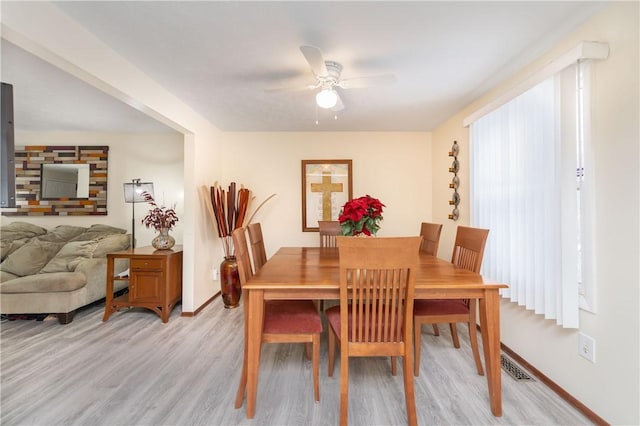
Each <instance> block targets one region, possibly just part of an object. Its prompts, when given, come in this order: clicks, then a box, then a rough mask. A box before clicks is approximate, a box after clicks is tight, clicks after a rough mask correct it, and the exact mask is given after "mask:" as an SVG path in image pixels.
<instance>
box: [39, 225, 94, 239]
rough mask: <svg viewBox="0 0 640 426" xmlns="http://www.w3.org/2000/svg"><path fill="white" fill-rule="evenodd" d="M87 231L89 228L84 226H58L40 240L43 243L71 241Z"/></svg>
mask: <svg viewBox="0 0 640 426" xmlns="http://www.w3.org/2000/svg"><path fill="white" fill-rule="evenodd" d="M86 231H87V228H83V227H82V226H72V225H58V226H56V227H55V228H53V229H52V230H50V231H49V232H47V234H46V235H42V236H40V237H38V239H40V240H42V241H69V240H71V239H73V238H75V237H77V236H78V235H80V234H82V233H84V232H86Z"/></svg>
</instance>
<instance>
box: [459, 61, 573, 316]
mask: <svg viewBox="0 0 640 426" xmlns="http://www.w3.org/2000/svg"><path fill="white" fill-rule="evenodd" d="M575 76H576V67H575V66H572V67H569V68H567V69H565V70H564V71H562V72H560V73H558V74H557V75H555V76H553V77H551V78H548V79H547V80H545V81H543V82H542V83H539V84H538V85H536V86H534V87H533V88H531V89H529V90H528V91H526V92H525V93H523V94H522V95H520V96H518V97H516V98H514V99H513V100H511V101H510V102H508V103H506V104H504V105H502V106H501V107H499V108H497V109H495V110H493V111H492V112H490V113H488V114H487V115H485V116H483V117H481V118H479V119H477V120H476V121H474V122H473V123H471V126H470V159H471V161H470V163H471V164H470V185H471V186H470V198H471V224H472V225H473V226H478V227H482V228H489V229H490V230H491V233H490V237H489V239H488V241H487V247H486V249H485V257H484V261H483V267H482V273H483V275H485V276H487V277H489V278H491V279H493V280H497V281H499V282H505V283H507V284H509V288H508V289H504V290H502V293H501V294H502V296H503V297H506V298H509V299H510V300H511V301H513V302H517V303H518V304H519V305H522V306H524V307H526V309H529V310H533V311H534V312H535V313H537V314H543V315H544V317H545V318H548V319H555V320H556V322H557V324H559V325H562V326H564V327H572V328H575V327H577V326H578V299H579V297H578V282H577V281H578V254H577V235H578V227H577V225H576V222H577V220H576V215H577V200H578V198H577V196H576V184H575V183H576V177H575V171H576V138H575V135H576V91H575V87H576V86H575V82H576V79H575Z"/></svg>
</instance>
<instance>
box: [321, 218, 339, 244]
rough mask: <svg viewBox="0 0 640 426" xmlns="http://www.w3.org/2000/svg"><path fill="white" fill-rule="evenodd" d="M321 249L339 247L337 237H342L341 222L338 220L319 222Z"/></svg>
mask: <svg viewBox="0 0 640 426" xmlns="http://www.w3.org/2000/svg"><path fill="white" fill-rule="evenodd" d="M318 228H319V230H320V232H319V234H320V247H337V244H336V237H337V236H338V235H340V222H338V221H337V220H319V221H318Z"/></svg>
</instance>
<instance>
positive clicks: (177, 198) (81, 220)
mask: <svg viewBox="0 0 640 426" xmlns="http://www.w3.org/2000/svg"><path fill="white" fill-rule="evenodd" d="M15 140H16V145H20V146H22V145H107V146H109V162H108V171H107V173H108V177H107V215H106V216H2V223H3V224H4V223H10V222H14V221H26V222H30V223H34V224H36V225H39V226H42V227H44V228H53V227H54V226H57V225H62V224H65V225H76V226H90V225H92V224H94V223H103V224H107V225H111V226H115V227H118V228H123V229H126V230H127V231H128V232H129V233H131V204H126V203H125V202H124V195H123V189H122V184H123V183H125V182H131V179H132V178H141V179H142V181H143V182H153V184H154V191H155V199H156V202H157V203H158V204H159V205H161V206H162V205H163V200H164V205H166V206H171V205H173V204H174V203H176V213H177V214H178V217H179V218H181V217H183V216H184V189H183V188H184V181H183V176H184V143H183V136H182V135H181V134H179V133H153V134H148V133H126V134H124V133H93V132H92V133H85V132H52V133H49V132H47V133H42V132H16V135H15ZM135 209H136V240H137V246H138V247H142V246H144V245H150V244H151V240H152V239H153V238H154V237H155V236H156V235H157V234H156V233H155V232H154V231H153V229H147V228H145V227H144V225H142V224H141V223H140V221H141V220H142V218H143V217H144V216H145V215H146V213H147V211H148V210H149V206H148V204H146V203H137V204H136V206H135ZM171 235H172V236H173V237H174V238H175V239H176V242H177V243H178V244H182V241H183V227H182V226H181V222H178V224H177V225H176V227H175V228H174V229H173V230H172V231H171Z"/></svg>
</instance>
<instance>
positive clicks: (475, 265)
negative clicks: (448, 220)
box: [451, 226, 489, 272]
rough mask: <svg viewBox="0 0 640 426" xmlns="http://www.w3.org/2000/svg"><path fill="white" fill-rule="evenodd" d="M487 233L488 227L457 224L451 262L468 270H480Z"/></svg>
mask: <svg viewBox="0 0 640 426" xmlns="http://www.w3.org/2000/svg"><path fill="white" fill-rule="evenodd" d="M488 235H489V230H488V229H481V228H470V227H467V226H458V231H457V232H456V241H455V243H454V244H453V254H452V256H451V263H453V264H454V265H456V266H459V267H460V268H463V269H467V270H469V271H473V272H480V267H481V266H482V258H483V257H484V247H485V245H486V243H487V237H488Z"/></svg>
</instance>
